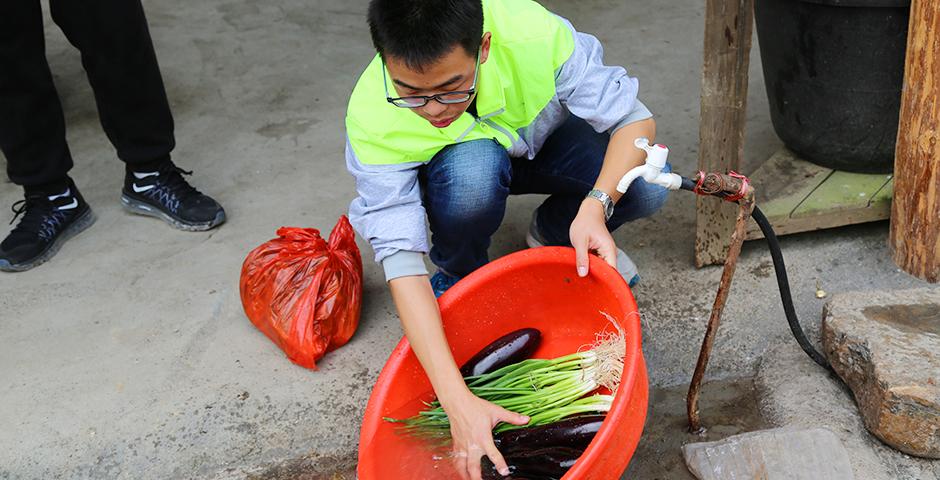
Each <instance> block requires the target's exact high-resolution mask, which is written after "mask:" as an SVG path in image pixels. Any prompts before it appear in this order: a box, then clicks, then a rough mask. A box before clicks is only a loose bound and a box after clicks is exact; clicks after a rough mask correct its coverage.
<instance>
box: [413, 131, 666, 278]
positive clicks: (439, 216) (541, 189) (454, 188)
mask: <svg viewBox="0 0 940 480" xmlns="http://www.w3.org/2000/svg"><path fill="white" fill-rule="evenodd" d="M609 140H610V136H609V135H608V134H606V133H597V132H595V131H594V129H593V128H591V126H590V125H588V123H587V122H585V121H584V120H582V119H580V118H578V117H575V116H574V115H572V116H570V117H569V118H568V120H566V121H565V122H564V123H563V124H562V125H561V126H560V127H559V128H558V130H556V131H555V132H554V133H553V134H552V135H551V136H550V137H549V138H548V140H547V141H546V142H545V145H543V146H542V149H541V150H540V151H539V153H538V155H536V157H535V158H534V159H533V160H528V159H525V158H522V159H516V158H509V155H508V153H507V152H506V149H505V148H504V147H502V146H501V145H500V144H499V143H497V142H496V141H495V140H488V139H487V140H472V141H468V142H463V143H458V144H454V145H450V146H448V147H446V148H444V149H443V150H441V151H440V152H438V153H437V155H435V156H434V158H433V159H431V161H430V162H428V164H427V165H424V166H423V167H421V172H420V174H419V181H420V182H421V188H422V192H423V195H424V207H425V210H426V211H427V214H428V219H429V222H430V225H431V245H432V247H431V261H432V262H434V264H435V265H437V266H438V268H440V269H441V270H443V271H444V272H446V273H448V274H450V275H453V276H456V277H463V276H465V275H467V274H469V273H470V272H472V271H474V270H476V269H477V268H480V267H482V266H483V265H485V264H486V263H487V262H488V261H489V257H488V255H487V249H488V248H489V246H490V237H492V235H493V234H494V233H496V229H498V228H499V225H500V223H502V221H503V216H504V214H505V213H506V198H507V197H508V196H509V195H519V194H526V193H540V194H548V195H550V196H549V197H548V198H547V199H546V200H545V201H544V202H543V203H542V205H541V206H539V208H538V213H537V218H536V222H537V223H538V226H539V233H540V234H541V237H542V238H543V239H544V240H545V241H546V242H547V243H548V244H549V245H567V246H570V245H571V242H570V240H569V238H568V230H569V227H570V226H571V222H572V221H573V220H574V217H575V216H576V215H577V213H578V209H579V208H580V206H581V202H582V200H584V196H585V195H587V193H588V192H589V191H590V190H591V189H592V188H594V182H595V181H596V180H597V176H598V175H599V174H600V171H601V167H602V166H603V164H604V155H605V153H606V152H607V143H608V141H609ZM666 169H667V171H670V167H669V165H667V166H666ZM666 194H667V190H666V189H665V188H663V187H660V186H656V185H651V184H648V183H646V182H645V181H644V180H643V179H637V180H636V181H635V182H633V184H632V185H631V186H630V188H629V189H628V190H627V193H626V194H625V195H624V196H623V197H622V198H621V199H620V201H619V202H617V205H616V207H615V209H614V214H613V216H612V217H611V218H610V220H609V221H608V222H607V228H608V229H609V230H610V231H614V230H616V229H617V228H618V227H620V226H621V225H623V224H624V223H626V222H629V221H632V220H636V219H638V218H643V217H647V216H649V215H652V214H653V213H654V212H656V211H657V210H659V208H660V207H662V205H663V203H664V202H665V201H666Z"/></svg>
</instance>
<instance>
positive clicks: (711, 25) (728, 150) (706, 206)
mask: <svg viewBox="0 0 940 480" xmlns="http://www.w3.org/2000/svg"><path fill="white" fill-rule="evenodd" d="M753 23H754V0H706V3H705V41H704V47H705V53H704V64H703V67H702V95H701V102H702V106H701V119H700V124H699V157H698V166H699V169H700V170H704V171H716V172H725V171H727V170H737V169H739V166H740V165H741V158H742V157H743V155H744V124H745V108H746V105H747V78H748V72H747V69H748V66H749V60H750V52H751V32H752V29H753ZM736 212H737V209H736V207H735V206H734V205H732V204H729V203H727V202H722V201H721V200H718V199H716V198H709V197H698V198H697V200H696V214H697V216H696V231H695V265H696V266H698V267H702V266H704V265H713V264H719V263H723V262H724V260H725V256H726V255H727V252H728V246H729V245H730V241H731V232H732V230H734V220H735V217H736Z"/></svg>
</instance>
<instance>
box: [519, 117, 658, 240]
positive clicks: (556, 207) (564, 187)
mask: <svg viewBox="0 0 940 480" xmlns="http://www.w3.org/2000/svg"><path fill="white" fill-rule="evenodd" d="M609 140H610V136H609V135H607V134H606V133H597V132H595V131H594V129H593V128H591V126H590V125H588V123H587V122H585V121H584V120H582V119H580V118H578V117H575V116H574V115H572V116H570V117H569V118H568V120H566V121H565V123H564V124H562V125H561V126H560V127H559V128H558V130H556V131H555V132H554V133H553V134H552V135H551V136H550V137H549V138H548V140H546V142H545V145H543V146H542V149H541V150H539V153H538V155H536V157H535V158H534V159H533V160H531V161H530V160H527V159H513V162H512V164H513V179H512V193H513V194H522V193H547V194H551V196H550V197H548V199H546V200H545V202H543V203H542V205H541V206H539V209H538V216H537V219H536V221H537V223H538V226H539V233H541V235H542V237H543V238H544V239H545V241H546V242H548V244H549V245H570V244H571V241H570V239H569V238H568V230H569V228H570V227H571V222H572V221H574V217H575V216H576V215H577V214H578V209H579V208H580V206H581V202H582V200H584V196H585V195H587V193H588V192H589V191H590V190H591V189H592V188H594V182H595V181H596V180H597V176H598V175H599V174H600V171H601V167H602V166H603V165H604V155H605V154H606V152H607V143H608V141H609ZM667 168H668V165H667ZM666 194H667V190H666V189H665V188H663V187H659V186H656V185H650V184H648V183H646V182H645V181H644V180H643V179H637V180H636V181H635V182H633V184H632V185H631V186H630V188H629V189H628V190H627V193H626V194H624V196H623V197H621V199H620V201H619V202H617V205H616V207H615V208H614V215H613V216H612V217H611V218H610V220H609V221H608V222H607V228H608V229H609V230H610V231H614V230H616V229H617V228H618V227H620V226H621V225H623V224H624V223H626V222H629V221H632V220H636V219H638V218H643V217H646V216H649V215H652V214H653V213H654V212H656V211H657V210H659V208H660V207H662V205H663V203H664V202H665V201H666Z"/></svg>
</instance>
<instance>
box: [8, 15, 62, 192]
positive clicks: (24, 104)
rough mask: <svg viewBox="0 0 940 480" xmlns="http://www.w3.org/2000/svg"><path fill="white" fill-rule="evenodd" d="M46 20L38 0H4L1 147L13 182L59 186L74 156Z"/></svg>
mask: <svg viewBox="0 0 940 480" xmlns="http://www.w3.org/2000/svg"><path fill="white" fill-rule="evenodd" d="M42 23H43V21H42V7H41V6H40V3H39V0H20V1H15V2H0V150H2V151H3V155H4V156H5V157H6V159H7V175H9V177H10V180H12V181H13V183H15V184H17V185H22V186H24V187H27V188H30V189H31V188H32V187H39V186H42V185H45V184H50V183H53V184H55V183H57V184H59V185H57V186H55V187H53V189H57V187H58V186H64V185H65V183H66V177H67V174H68V171H69V170H70V169H71V168H72V156H71V155H70V154H69V147H68V145H67V144H66V142H65V119H64V118H63V116H62V105H61V104H60V103H59V96H58V93H56V89H55V85H54V84H53V83H52V73H51V72H50V71H49V64H48V63H46V41H45V36H44V35H43V25H42Z"/></svg>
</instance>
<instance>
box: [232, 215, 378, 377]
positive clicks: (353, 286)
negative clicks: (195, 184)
mask: <svg viewBox="0 0 940 480" xmlns="http://www.w3.org/2000/svg"><path fill="white" fill-rule="evenodd" d="M277 235H278V238H275V239H273V240H270V241H268V242H265V243H263V244H261V245H260V246H259V247H258V248H255V249H254V250H252V251H251V253H249V254H248V258H246V259H245V263H244V264H243V265H242V274H241V282H240V283H241V297H242V306H243V307H244V308H245V314H246V315H248V318H249V319H251V323H253V324H255V326H256V327H258V329H259V330H261V331H262V332H264V334H265V335H267V336H268V338H270V339H271V340H272V341H274V343H276V344H277V345H278V346H279V347H281V350H284V353H286V354H287V358H289V359H290V360H291V361H292V362H294V363H296V364H297V365H300V366H302V367H306V368H312V369H314V370H316V368H317V365H316V361H317V360H319V359H320V358H322V357H323V355H324V354H326V353H327V352H330V351H333V350H335V349H337V348H339V347H341V346H343V345H345V344H346V342H348V341H349V339H350V338H351V337H352V336H353V333H355V332H356V327H357V326H358V325H359V311H360V307H361V303H362V257H361V256H360V255H359V247H357V246H356V241H355V233H354V232H353V229H352V226H351V225H350V224H349V220H348V219H347V218H346V216H345V215H344V216H342V217H340V219H339V221H338V222H336V226H335V227H333V232H332V233H331V234H330V241H329V243H327V242H326V241H325V240H323V237H321V236H320V231H319V230H316V229H313V228H297V227H281V228H279V229H278V230H277Z"/></svg>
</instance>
